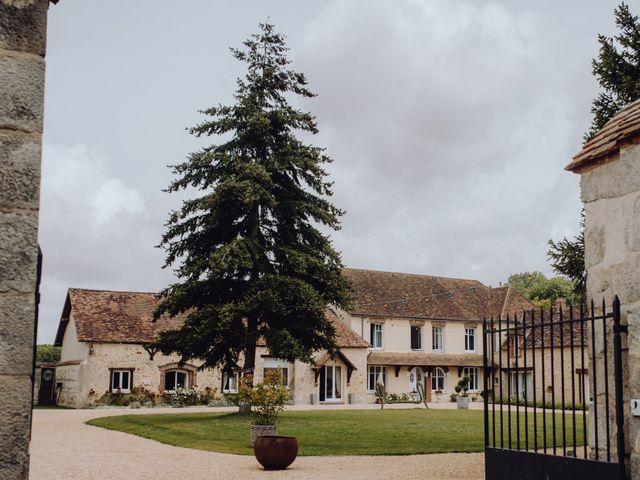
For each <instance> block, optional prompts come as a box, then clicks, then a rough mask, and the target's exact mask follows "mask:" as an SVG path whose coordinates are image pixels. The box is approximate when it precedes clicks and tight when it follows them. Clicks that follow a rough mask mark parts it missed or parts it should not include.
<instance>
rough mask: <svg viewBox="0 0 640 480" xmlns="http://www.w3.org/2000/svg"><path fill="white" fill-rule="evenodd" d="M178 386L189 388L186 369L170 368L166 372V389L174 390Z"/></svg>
mask: <svg viewBox="0 0 640 480" xmlns="http://www.w3.org/2000/svg"><path fill="white" fill-rule="evenodd" d="M176 388H189V382H188V379H187V372H185V371H184V370H169V371H167V372H165V374H164V389H165V390H166V391H170V392H172V391H174V390H175V389H176Z"/></svg>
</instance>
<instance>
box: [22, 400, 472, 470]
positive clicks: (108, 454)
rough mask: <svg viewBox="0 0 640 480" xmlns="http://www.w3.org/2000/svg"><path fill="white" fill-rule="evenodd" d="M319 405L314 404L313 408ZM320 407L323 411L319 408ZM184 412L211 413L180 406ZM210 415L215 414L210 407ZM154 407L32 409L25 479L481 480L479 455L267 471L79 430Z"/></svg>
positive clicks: (299, 463) (368, 459)
mask: <svg viewBox="0 0 640 480" xmlns="http://www.w3.org/2000/svg"><path fill="white" fill-rule="evenodd" d="M316 408H317V407H316ZM323 409H324V407H323ZM182 411H184V412H198V411H209V412H210V411H212V409H199V408H193V409H185V410H182ZM215 411H219V410H218V409H216V410H215ZM166 412H173V413H175V412H176V410H175V409H153V410H146V409H140V410H130V409H125V410H122V409H109V410H103V409H98V410H35V411H34V412H33V434H32V442H31V471H30V477H29V478H30V480H103V479H104V480H120V479H123V480H126V479H136V480H165V479H167V480H175V479H187V480H217V479H232V480H243V479H260V478H263V479H268V480H272V479H292V480H293V479H318V480H320V479H322V480H330V479H341V478H344V479H353V480H359V479H367V480H372V479H380V480H382V479H384V480H390V479H421V480H432V479H433V480H436V479H437V480H458V479H460V480H462V479H465V480H481V479H482V478H483V476H484V468H483V461H484V460H483V455H482V454H480V453H465V454H455V453H448V454H437V455H410V456H352V457H346V456H345V457H299V458H298V459H297V460H296V461H295V462H294V463H293V465H292V466H291V467H290V468H289V469H288V470H286V471H283V472H265V471H263V470H262V468H261V467H260V465H259V464H258V463H257V462H256V460H255V459H254V458H253V457H251V456H243V455H230V454H224V453H216V452H204V451H201V450H193V449H188V448H179V447H172V446H169V445H164V444H161V443H158V442H155V441H152V440H146V439H144V438H141V437H137V436H135V435H129V434H126V433H121V432H115V431H110V430H105V429H102V428H98V427H92V426H89V425H85V423H84V422H86V421H87V420H89V419H91V418H95V417H102V416H107V415H122V414H143V413H166Z"/></svg>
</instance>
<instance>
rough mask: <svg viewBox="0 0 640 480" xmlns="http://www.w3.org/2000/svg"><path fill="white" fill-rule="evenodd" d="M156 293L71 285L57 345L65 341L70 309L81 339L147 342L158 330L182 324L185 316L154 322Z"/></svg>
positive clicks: (87, 340)
mask: <svg viewBox="0 0 640 480" xmlns="http://www.w3.org/2000/svg"><path fill="white" fill-rule="evenodd" d="M158 302H159V300H158V299H157V298H156V294H154V293H148V292H114V291H109V290H85V289H80V288H70V289H69V292H68V295H67V300H66V302H65V307H64V310H63V312H62V318H61V321H60V326H59V328H58V334H57V335H56V345H61V344H62V339H63V336H64V329H65V328H66V321H68V318H69V312H70V310H73V318H74V320H75V323H76V330H77V334H78V340H80V341H81V342H114V343H148V342H150V341H151V340H152V339H153V338H154V337H155V336H156V335H157V333H158V332H160V331H163V330H168V329H172V328H177V327H179V326H180V325H181V324H182V322H183V321H184V317H181V316H179V317H175V318H169V317H162V318H160V319H158V320H157V321H156V322H153V312H154V311H155V309H156V307H157V306H158Z"/></svg>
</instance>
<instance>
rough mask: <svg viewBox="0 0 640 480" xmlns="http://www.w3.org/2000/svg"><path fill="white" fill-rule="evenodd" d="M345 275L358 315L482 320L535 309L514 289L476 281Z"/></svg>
mask: <svg viewBox="0 0 640 480" xmlns="http://www.w3.org/2000/svg"><path fill="white" fill-rule="evenodd" d="M344 275H345V276H346V277H347V279H348V280H349V281H350V282H351V285H352V288H353V291H354V296H355V305H354V307H353V308H352V309H351V313H353V314H356V315H370V316H372V315H376V316H386V317H418V318H433V319H460V320H482V319H483V318H485V317H491V316H494V317H498V316H500V315H503V316H505V315H506V313H507V312H515V311H518V310H522V309H523V308H526V309H530V308H531V307H532V306H533V305H532V304H531V303H529V301H527V300H526V299H525V298H524V297H523V296H522V295H520V293H518V292H517V291H516V290H515V289H513V288H512V287H499V288H490V287H487V286H486V285H484V284H482V283H480V282H479V281H477V280H465V279H458V278H445V277H434V276H429V275H416V274H409V273H396V272H380V271H375V270H359V269H353V268H345V269H344Z"/></svg>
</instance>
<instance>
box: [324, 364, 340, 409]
mask: <svg viewBox="0 0 640 480" xmlns="http://www.w3.org/2000/svg"><path fill="white" fill-rule="evenodd" d="M341 399H342V369H341V367H340V366H338V365H326V366H324V367H322V369H321V370H320V401H321V402H325V401H326V402H331V401H336V400H341Z"/></svg>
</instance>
